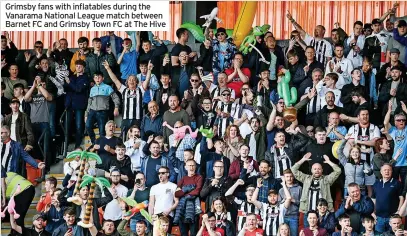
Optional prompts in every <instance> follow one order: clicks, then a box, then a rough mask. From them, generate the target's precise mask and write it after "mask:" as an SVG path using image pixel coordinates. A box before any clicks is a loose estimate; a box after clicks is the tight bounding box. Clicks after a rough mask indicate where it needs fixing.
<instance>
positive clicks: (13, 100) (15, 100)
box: [10, 98, 20, 104]
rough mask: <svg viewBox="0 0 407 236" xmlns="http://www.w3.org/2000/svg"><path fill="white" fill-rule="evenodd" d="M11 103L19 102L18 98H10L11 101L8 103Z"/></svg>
mask: <svg viewBox="0 0 407 236" xmlns="http://www.w3.org/2000/svg"><path fill="white" fill-rule="evenodd" d="M12 103H18V104H20V100H18V98H12V99H11V101H10V104H12Z"/></svg>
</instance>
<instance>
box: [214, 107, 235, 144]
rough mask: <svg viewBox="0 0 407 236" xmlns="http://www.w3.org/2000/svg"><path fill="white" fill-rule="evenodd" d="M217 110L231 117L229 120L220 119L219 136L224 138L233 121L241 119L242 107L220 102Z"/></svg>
mask: <svg viewBox="0 0 407 236" xmlns="http://www.w3.org/2000/svg"><path fill="white" fill-rule="evenodd" d="M217 109H219V110H220V111H222V112H226V113H228V114H229V115H230V116H229V117H228V118H222V117H218V136H219V137H223V135H224V134H225V131H226V128H227V127H228V126H229V125H231V124H233V119H239V113H240V106H239V105H238V104H236V103H233V102H231V103H229V104H225V103H223V102H219V103H218V106H217V108H216V110H217Z"/></svg>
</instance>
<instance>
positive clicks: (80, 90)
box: [64, 75, 89, 110]
mask: <svg viewBox="0 0 407 236" xmlns="http://www.w3.org/2000/svg"><path fill="white" fill-rule="evenodd" d="M69 80H70V83H69V84H68V83H64V89H65V92H66V95H65V108H71V109H72V110H85V109H86V106H87V103H88V94H87V88H88V81H89V78H88V76H86V75H81V76H71V78H69Z"/></svg>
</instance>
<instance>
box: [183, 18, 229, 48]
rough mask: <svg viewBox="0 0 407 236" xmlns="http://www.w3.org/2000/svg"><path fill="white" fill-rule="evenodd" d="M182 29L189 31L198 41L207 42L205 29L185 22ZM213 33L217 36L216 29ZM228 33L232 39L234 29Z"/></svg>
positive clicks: (227, 31)
mask: <svg viewBox="0 0 407 236" xmlns="http://www.w3.org/2000/svg"><path fill="white" fill-rule="evenodd" d="M181 28H185V29H187V30H188V31H189V32H190V33H191V34H192V36H194V38H195V39H196V40H197V41H199V42H201V43H203V42H204V41H205V35H204V28H202V27H201V26H199V25H197V24H195V23H193V22H185V23H183V24H182V25H181ZM213 33H214V34H216V29H214V30H213ZM226 33H227V34H228V37H232V34H233V29H227V30H226Z"/></svg>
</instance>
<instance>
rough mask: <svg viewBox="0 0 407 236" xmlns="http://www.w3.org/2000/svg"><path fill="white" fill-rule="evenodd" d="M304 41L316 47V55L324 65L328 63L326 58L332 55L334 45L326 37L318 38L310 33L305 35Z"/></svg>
mask: <svg viewBox="0 0 407 236" xmlns="http://www.w3.org/2000/svg"><path fill="white" fill-rule="evenodd" d="M304 42H305V43H306V44H307V46H312V47H314V49H315V57H316V59H317V61H319V62H321V63H322V65H324V66H325V65H326V62H327V60H326V58H327V57H332V46H331V44H330V43H329V42H328V41H326V40H325V39H321V40H317V39H315V38H314V37H312V36H310V35H309V34H306V35H305V39H304Z"/></svg>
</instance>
